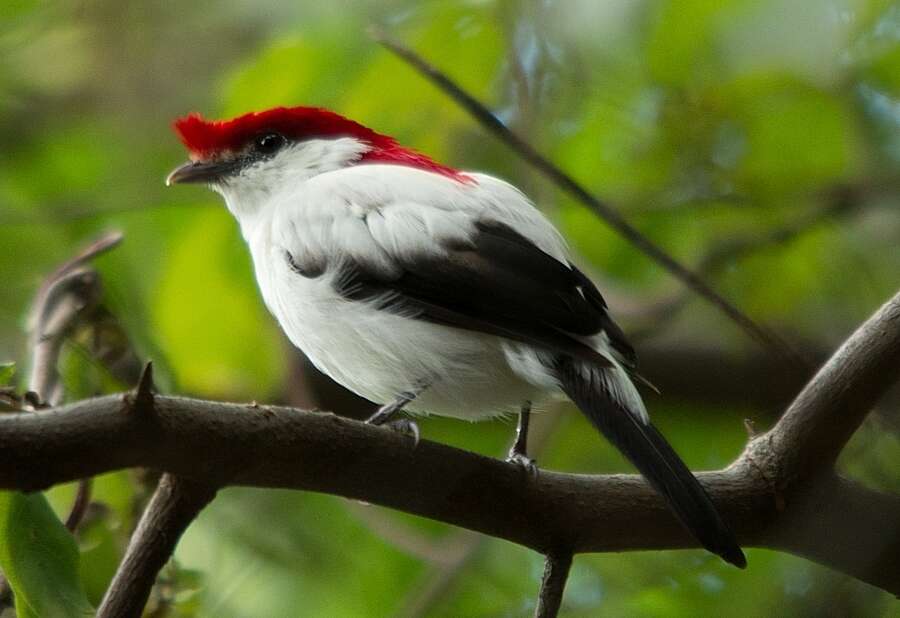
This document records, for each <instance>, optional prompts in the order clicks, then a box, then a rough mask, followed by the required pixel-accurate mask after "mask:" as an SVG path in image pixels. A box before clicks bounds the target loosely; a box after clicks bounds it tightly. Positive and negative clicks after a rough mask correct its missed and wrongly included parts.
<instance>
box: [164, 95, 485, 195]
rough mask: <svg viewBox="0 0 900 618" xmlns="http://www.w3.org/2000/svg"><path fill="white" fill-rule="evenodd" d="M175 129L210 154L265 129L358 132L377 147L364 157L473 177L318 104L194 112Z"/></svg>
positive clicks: (196, 150) (295, 133)
mask: <svg viewBox="0 0 900 618" xmlns="http://www.w3.org/2000/svg"><path fill="white" fill-rule="evenodd" d="M174 128H175V132H176V133H177V134H178V137H179V138H180V139H181V142H182V143H183V144H184V145H185V147H186V148H187V149H188V151H190V153H191V155H192V157H194V158H198V159H207V158H212V157H214V156H216V155H217V154H219V153H224V152H236V151H238V150H241V149H242V148H244V147H245V146H246V145H247V144H248V143H249V142H250V141H251V140H253V139H254V138H256V137H258V136H260V135H264V134H265V133H272V132H274V133H280V134H281V135H284V136H285V137H287V138H288V139H291V140H297V141H300V140H303V139H310V138H315V137H344V136H346V137H354V138H356V139H358V140H360V141H363V142H366V143H367V144H369V145H370V146H371V150H369V151H368V152H366V153H365V154H363V156H362V158H361V159H360V162H361V163H364V162H370V163H393V164H398V165H406V166H409V167H416V168H419V169H424V170H428V171H431V172H435V173H438V174H442V175H444V176H449V177H451V178H455V179H457V180H461V181H466V182H468V181H470V180H471V178H470V177H469V176H466V175H465V174H463V173H462V172H460V171H459V170H456V169H454V168H452V167H448V166H446V165H441V164H440V163H437V162H436V161H434V160H432V159H431V158H429V157H427V156H426V155H423V154H421V153H418V152H416V151H414V150H410V149H408V148H404V147H402V146H400V144H398V143H397V140H395V139H394V138H392V137H389V136H387V135H382V134H381V133H377V132H375V131H373V130H372V129H369V128H368V127H365V126H363V125H361V124H359V123H358V122H354V121H353V120H350V119H349V118H344V117H343V116H341V115H340V114H336V113H334V112H331V111H328V110H326V109H321V108H318V107H276V108H273V109H270V110H266V111H264V112H250V113H249V114H244V115H243V116H238V117H237V118H233V119H231V120H206V119H204V118H203V117H202V116H201V115H200V114H189V115H187V116H185V117H183V118H179V119H178V120H176V121H175V123H174Z"/></svg>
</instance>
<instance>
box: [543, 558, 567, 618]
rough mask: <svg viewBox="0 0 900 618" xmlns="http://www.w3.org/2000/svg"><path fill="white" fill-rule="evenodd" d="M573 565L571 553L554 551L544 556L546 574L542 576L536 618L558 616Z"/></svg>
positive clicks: (554, 617) (553, 617)
mask: <svg viewBox="0 0 900 618" xmlns="http://www.w3.org/2000/svg"><path fill="white" fill-rule="evenodd" d="M571 567H572V554H570V553H565V552H561V553H556V552H553V553H549V554H547V556H546V557H545V558H544V576H543V577H542V578H541V591H540V594H539V595H538V602H537V607H535V608H534V618H556V615H557V614H558V613H559V607H560V605H562V600H563V592H564V591H565V589H566V580H567V579H568V578H569V569H570V568H571Z"/></svg>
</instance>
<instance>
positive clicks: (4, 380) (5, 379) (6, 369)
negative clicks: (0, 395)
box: [0, 362, 16, 386]
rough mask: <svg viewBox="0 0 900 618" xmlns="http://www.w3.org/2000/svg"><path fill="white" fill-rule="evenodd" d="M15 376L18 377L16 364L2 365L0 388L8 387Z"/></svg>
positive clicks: (7, 363)
mask: <svg viewBox="0 0 900 618" xmlns="http://www.w3.org/2000/svg"><path fill="white" fill-rule="evenodd" d="M14 375H16V364H15V363H13V362H6V363H0V386H7V385H8V384H9V383H10V382H11V381H12V378H13V376H14Z"/></svg>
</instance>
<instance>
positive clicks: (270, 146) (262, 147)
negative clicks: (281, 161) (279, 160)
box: [254, 133, 287, 154]
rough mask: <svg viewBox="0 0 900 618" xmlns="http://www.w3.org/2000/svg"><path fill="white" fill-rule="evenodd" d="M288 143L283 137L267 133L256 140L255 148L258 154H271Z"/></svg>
mask: <svg viewBox="0 0 900 618" xmlns="http://www.w3.org/2000/svg"><path fill="white" fill-rule="evenodd" d="M285 143H287V140H286V139H284V136H283V135H279V134H278V133H266V134H264V135H260V136H259V137H257V138H256V141H255V142H254V147H255V149H256V151H257V152H260V153H262V154H271V153H273V152H275V151H276V150H278V149H279V148H281V147H282V146H284V145H285Z"/></svg>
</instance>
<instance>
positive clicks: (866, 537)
mask: <svg viewBox="0 0 900 618" xmlns="http://www.w3.org/2000/svg"><path fill="white" fill-rule="evenodd" d="M898 354H900V293H898V294H897V295H896V296H895V297H894V298H893V299H891V300H890V301H889V302H888V303H886V304H885V305H884V307H882V308H881V309H880V310H879V311H878V312H876V314H875V315H874V316H872V317H871V318H870V319H869V320H867V321H866V322H865V324H863V325H862V326H861V327H860V328H859V329H857V331H856V332H855V333H854V334H853V335H852V336H851V337H850V338H849V339H848V340H847V342H846V343H845V344H844V345H843V346H842V347H841V349H840V350H839V351H838V353H836V354H835V355H834V356H833V357H832V358H831V359H830V360H829V361H828V363H826V365H825V367H823V368H822V369H821V370H820V371H819V372H818V373H817V374H816V376H815V377H814V378H813V379H812V380H811V381H810V383H809V385H807V387H806V388H805V389H804V390H803V392H802V393H801V394H800V396H798V398H797V400H796V401H795V403H794V404H793V405H792V406H791V407H790V408H789V410H788V411H787V412H786V413H785V415H784V416H783V418H782V419H781V420H780V421H779V422H778V423H777V424H776V425H775V426H774V427H773V428H772V430H770V431H769V432H768V433H766V434H763V435H761V436H758V437H756V438H754V439H753V440H752V441H751V442H750V444H748V446H747V448H746V449H745V451H744V453H743V454H742V455H741V457H739V458H738V460H737V461H736V462H735V463H734V464H732V465H731V466H729V467H728V468H726V469H725V470H720V471H717V472H700V473H698V474H697V477H698V479H699V480H700V482H701V483H702V484H703V485H704V487H705V488H706V489H707V490H708V491H709V493H710V496H711V497H712V499H713V501H714V502H715V503H716V505H717V506H718V507H719V510H720V512H721V513H722V516H723V518H724V519H725V520H726V521H727V522H728V523H729V524H730V526H731V527H732V529H733V530H734V531H735V534H736V535H737V537H738V540H739V541H740V542H741V544H742V545H744V546H748V547H751V546H760V547H769V548H772V549H779V550H782V551H790V552H792V553H796V554H799V555H803V556H806V557H808V558H810V559H813V560H815V561H817V562H820V563H821V564H824V565H826V566H830V567H832V568H834V569H837V570H840V571H843V572H844V573H847V574H848V575H852V576H853V577H856V578H857V579H860V580H862V581H865V582H868V583H870V584H872V585H874V586H878V587H880V588H883V589H884V590H887V591H890V592H892V593H894V594H900V535H898V534H897V522H898V521H900V496H897V495H892V494H887V493H884V492H880V491H875V490H872V489H868V488H865V487H863V486H861V485H859V484H858V483H854V482H852V481H849V480H847V479H842V478H840V477H838V476H836V475H835V474H834V471H833V467H832V465H831V464H832V453H834V452H835V450H836V449H839V448H840V446H841V442H842V441H846V439H847V438H848V437H849V433H850V432H852V429H853V427H855V426H856V425H857V424H858V423H859V422H860V421H861V420H862V419H863V418H864V417H865V416H866V414H867V413H868V407H869V406H870V405H871V404H872V403H873V402H874V400H875V399H876V398H877V397H878V396H879V395H880V394H882V393H883V392H885V391H886V390H887V388H888V387H889V386H890V385H891V384H892V383H893V382H894V380H895V378H896V375H897V372H898V371H900V362H898ZM136 408H137V406H136V398H135V397H134V396H133V395H131V394H127V395H126V396H122V395H110V396H106V397H98V398H94V399H88V400H84V401H81V402H78V403H75V404H71V405H67V406H64V407H61V408H58V409H54V410H46V411H43V412H42V413H41V414H30V413H12V414H3V415H0V487H2V488H7V489H21V490H36V489H43V488H45V487H48V486H50V485H53V484H56V483H60V482H65V481H69V480H73V479H77V478H81V477H85V476H95V475H97V474H100V473H103V472H108V471H111V470H118V469H122V468H129V467H150V468H156V469H159V470H164V471H167V472H170V473H173V474H182V475H190V477H191V478H196V479H201V478H202V479H203V481H204V483H206V484H209V485H212V486H224V485H244V486H257V487H281V488H294V489H304V490H310V491H318V492H323V493H330V494H335V495H340V496H344V497H348V498H352V499H357V500H364V501H366V502H371V503H373V504H380V505H384V506H389V507H392V508H396V509H398V510H401V511H405V512H407V513H412V514H415V515H420V516H424V517H429V518H431V519H436V520H439V521H443V522H446V523H450V524H454V525H457V526H461V527H464V528H468V529H471V530H475V531H478V532H481V533H484V534H487V535H490V536H494V537H498V538H502V539H506V540H509V541H512V542H515V543H518V544H520V545H524V546H526V547H529V548H532V549H534V550H536V551H539V552H541V553H544V554H546V553H548V552H551V551H554V550H558V548H561V547H562V548H567V549H570V550H571V551H573V552H576V553H581V552H602V551H623V550H632V549H657V550H659V549H669V548H686V547H697V542H696V540H695V539H694V538H692V537H691V536H690V535H689V534H688V532H687V531H686V530H685V529H684V528H683V527H682V526H681V525H680V524H679V523H678V521H677V520H676V519H675V518H674V517H673V516H672V513H671V511H670V510H669V509H668V508H667V507H666V505H665V503H664V501H663V500H662V499H661V498H660V496H659V495H658V494H657V493H656V492H654V491H653V490H652V489H651V488H650V487H649V486H648V485H647V484H646V482H645V481H644V480H643V479H642V478H640V477H639V476H637V475H624V474H614V475H601V476H586V475H576V474H560V473H554V472H550V471H546V470H544V471H542V472H541V474H540V475H538V477H537V478H536V479H533V480H532V481H530V482H527V483H525V482H523V480H522V474H521V469H520V468H518V467H517V466H514V465H510V464H507V463H505V462H501V461H498V460H495V459H490V458H487V457H483V456H480V455H477V454H475V453H470V452H467V451H463V450H459V449H456V448H452V447H449V446H445V445H441V444H436V443H433V442H429V441H427V440H422V441H421V442H419V444H418V446H416V447H413V445H412V444H411V442H410V440H408V439H406V438H405V437H404V436H400V435H397V434H396V433H394V432H391V431H388V430H384V429H382V428H378V427H372V426H369V425H366V424H364V423H360V422H358V421H353V420H349V419H344V418H340V417H337V416H334V415H330V414H326V413H310V412H302V411H298V410H295V409H291V408H283V407H275V406H253V405H238V404H229V403H220V402H213V401H202V400H194V399H185V398H178V397H163V396H156V397H155V398H154V401H153V406H152V408H153V409H152V414H140V413H136ZM807 437H809V438H810V439H811V441H810V442H809V443H808V442H807ZM795 453H799V457H796V456H794V455H793V454H795ZM247 462H253V465H250V466H248V465H247ZM813 471H816V472H817V474H815V475H814V474H812V472H813ZM848 513H851V514H852V517H848V515H847V514H848ZM873 559H877V560H876V561H875V562H873Z"/></svg>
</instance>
